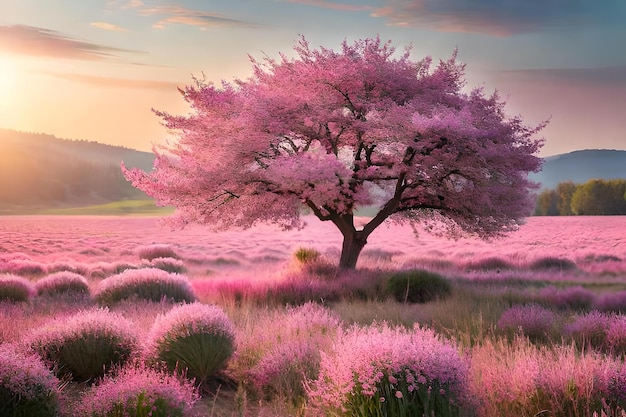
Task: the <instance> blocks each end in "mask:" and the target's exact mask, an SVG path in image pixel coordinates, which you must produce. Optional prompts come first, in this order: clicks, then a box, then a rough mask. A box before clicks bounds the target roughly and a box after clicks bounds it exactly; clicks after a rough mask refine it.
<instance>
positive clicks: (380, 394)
mask: <svg viewBox="0 0 626 417" xmlns="http://www.w3.org/2000/svg"><path fill="white" fill-rule="evenodd" d="M468 369H469V364H468V362H467V361H466V359H465V358H463V357H462V356H461V355H460V354H459V352H458V349H457V347H456V346H454V345H453V344H452V343H450V342H446V341H444V340H442V339H441V338H440V337H438V336H437V335H436V334H435V333H434V332H433V331H432V330H429V329H424V328H420V327H418V326H416V327H414V328H413V329H412V330H407V329H405V328H400V327H390V326H388V325H387V324H384V323H383V324H380V325H372V326H369V327H364V328H361V327H352V328H351V329H349V330H348V331H347V332H346V333H345V334H343V335H342V336H341V337H339V338H338V340H337V342H336V345H335V346H334V349H333V350H332V351H331V352H330V353H328V354H324V353H323V354H322V360H321V364H320V374H319V378H318V379H317V380H316V381H313V382H312V385H311V390H310V391H309V396H310V397H311V398H312V403H316V404H319V405H320V406H321V408H322V411H323V412H325V413H328V414H333V413H334V414H337V415H345V416H360V417H365V416H384V415H390V416H401V415H407V416H409V415H415V416H418V415H419V416H421V415H442V416H443V415H445V416H448V415H459V409H460V408H461V407H463V406H465V405H466V404H467V403H466V401H467V398H466V389H467V381H468V380H467V376H468Z"/></svg>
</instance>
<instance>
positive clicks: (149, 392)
mask: <svg viewBox="0 0 626 417" xmlns="http://www.w3.org/2000/svg"><path fill="white" fill-rule="evenodd" d="M198 399H199V397H198V394H197V392H196V390H195V388H194V387H193V385H191V384H190V383H189V382H187V381H184V380H182V379H180V378H177V377H175V376H173V375H170V374H167V373H164V372H159V371H155V370H151V369H145V368H140V367H130V368H125V369H123V370H122V371H121V372H119V373H118V374H117V375H115V376H114V377H105V378H104V379H103V380H102V381H100V382H99V383H98V384H97V385H95V386H94V387H92V388H91V390H90V391H88V392H87V394H86V395H85V396H84V397H83V398H82V403H81V405H80V406H79V407H78V409H77V410H75V412H76V414H75V415H80V416H85V417H113V416H120V417H121V416H130V417H144V416H154V417H185V416H191V415H192V413H191V412H192V408H193V405H194V403H195V402H196V401H198Z"/></svg>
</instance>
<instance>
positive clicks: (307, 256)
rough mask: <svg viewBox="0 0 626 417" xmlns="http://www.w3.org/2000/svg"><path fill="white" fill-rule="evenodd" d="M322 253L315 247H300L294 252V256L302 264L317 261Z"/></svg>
mask: <svg viewBox="0 0 626 417" xmlns="http://www.w3.org/2000/svg"><path fill="white" fill-rule="evenodd" d="M320 256H321V254H320V253H319V251H318V250H316V249H313V248H299V249H298V250H296V252H295V253H294V254H293V257H294V258H295V259H296V260H297V261H298V262H300V263H301V264H309V263H312V262H315V261H317V260H318V259H319V258H320Z"/></svg>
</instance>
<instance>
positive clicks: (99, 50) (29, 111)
mask: <svg viewBox="0 0 626 417" xmlns="http://www.w3.org/2000/svg"><path fill="white" fill-rule="evenodd" d="M625 5H626V3H624V2H621V1H618V0H615V1H613V0H611V1H606V2H593V1H581V2H576V3H575V4H573V5H571V7H565V8H564V7H563V6H562V2H560V1H556V0H549V1H546V2H543V3H542V4H541V5H537V6H535V5H526V3H525V2H499V1H495V0H481V1H474V0H438V1H437V2H427V1H414V2H407V1H402V0H388V1H384V2H383V1H380V0H367V1H355V0H345V1H317V0H315V1H313V0H254V1H245V6H244V7H241V5H239V4H237V5H235V3H234V2H228V1H218V2H211V3H208V2H197V1H193V0H181V1H177V2H173V1H170V0H166V1H161V2H156V1H152V0H143V1H138V0H115V1H104V0H102V1H99V2H95V3H94V2H87V3H85V4H83V5H81V7H76V3H75V2H74V1H71V0H54V1H48V2H45V3H41V2H37V1H35V0H6V1H2V2H1V4H0V110H1V112H0V128H5V129H14V130H21V131H38V132H42V133H47V134H52V135H55V136H57V137H62V138H69V139H85V140H93V141H99V142H103V143H109V144H115V145H123V146H128V147H132V148H136V149H140V150H145V151H149V150H151V148H152V144H153V143H155V142H156V143H158V142H161V141H162V140H163V138H164V137H165V136H166V135H167V132H166V130H165V129H164V128H163V127H162V126H161V125H160V124H159V120H158V118H157V117H154V115H153V114H152V113H151V109H152V108H154V109H158V110H164V111H168V112H172V113H175V114H181V113H182V114H184V113H186V112H187V110H188V109H187V108H186V107H185V103H184V102H183V101H182V100H181V98H180V95H179V94H178V91H177V87H182V86H185V85H188V84H192V83H193V77H200V78H205V79H206V81H208V82H214V83H218V84H219V83H220V82H221V80H226V81H232V80H233V79H234V78H243V79H245V78H247V77H248V76H249V75H250V74H251V65H250V62H249V56H252V57H254V58H255V59H263V57H264V56H267V57H268V58H271V59H276V58H278V57H279V56H280V54H281V53H284V54H285V55H286V56H287V57H292V56H294V53H293V50H292V48H293V45H294V43H295V42H296V41H297V39H298V37H299V36H300V35H303V36H305V37H306V38H307V40H308V41H309V43H310V44H311V46H312V47H318V46H324V47H326V48H331V49H336V48H338V47H339V46H340V44H341V42H342V41H343V40H344V39H346V40H348V41H353V40H357V39H365V38H371V37H373V36H376V35H379V36H380V38H381V39H383V40H391V41H392V43H393V44H394V45H395V46H397V48H398V50H402V48H404V47H407V46H412V48H413V49H412V56H413V57H415V58H418V57H423V56H426V55H430V56H432V58H433V60H434V61H435V62H437V61H438V60H439V59H446V58H447V57H449V56H450V54H451V53H452V51H453V50H454V49H455V48H458V51H459V60H460V61H462V62H464V63H466V64H467V78H468V84H467V87H468V89H469V88H472V87H476V86H483V87H484V89H485V90H486V91H487V92H492V91H494V90H496V89H497V90H498V91H499V92H500V94H501V96H502V97H503V98H506V101H507V103H508V104H507V107H506V108H505V110H506V111H507V114H510V115H512V116H513V115H518V114H519V115H522V116H523V117H524V119H525V120H526V121H527V122H528V123H529V124H531V125H535V124H537V123H539V122H541V121H542V120H545V119H547V118H550V119H551V122H550V125H549V126H548V127H547V128H546V129H545V130H544V132H543V134H544V135H545V138H546V145H545V146H544V147H543V149H542V151H541V156H548V155H554V154H558V153H565V152H569V151H573V150H579V149H586V148H609V149H625V148H626V140H625V138H624V135H625V133H624V132H626V119H625V118H623V117H621V116H620V114H619V109H623V108H624V107H626V94H624V92H625V91H626V55H624V54H620V53H618V51H621V50H622V49H623V44H624V42H626V26H624V25H623V21H624V19H625V18H626V6H625ZM320 22H324V24H323V25H322V24H320ZM574 23H575V24H574ZM26 68H27V70H26ZM599 126H601V129H598V127H599ZM599 130H601V131H599Z"/></svg>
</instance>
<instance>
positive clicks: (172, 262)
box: [149, 258, 186, 274]
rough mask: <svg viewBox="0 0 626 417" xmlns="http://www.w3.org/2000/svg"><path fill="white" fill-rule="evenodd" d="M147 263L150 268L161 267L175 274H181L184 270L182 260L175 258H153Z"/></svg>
mask: <svg viewBox="0 0 626 417" xmlns="http://www.w3.org/2000/svg"><path fill="white" fill-rule="evenodd" d="M149 265H150V267H152V268H157V269H162V270H163V271H167V272H171V273H175V274H181V273H183V272H185V270H186V268H185V264H184V263H183V261H181V260H180V259H176V258H154V259H152V260H151V261H150V264H149Z"/></svg>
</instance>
